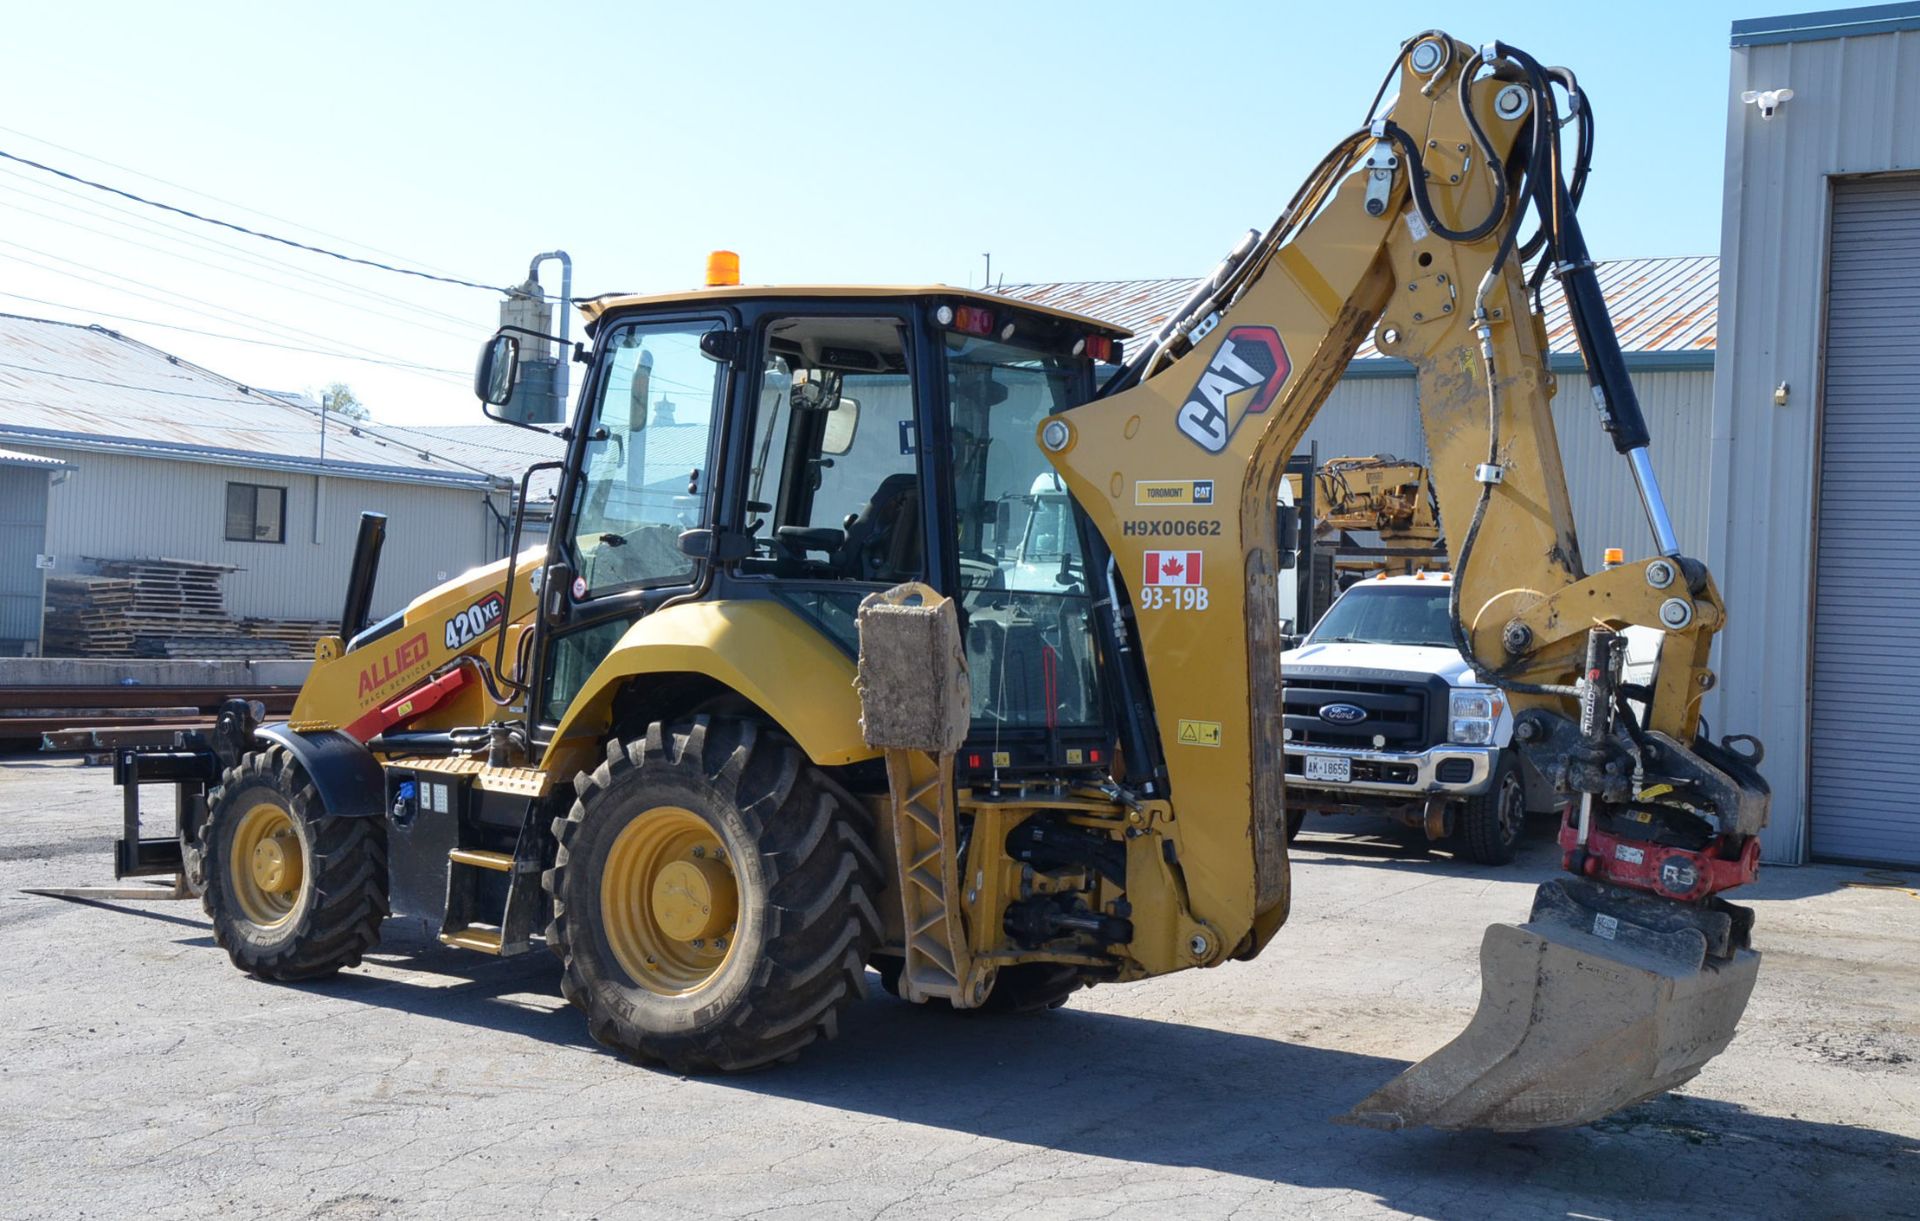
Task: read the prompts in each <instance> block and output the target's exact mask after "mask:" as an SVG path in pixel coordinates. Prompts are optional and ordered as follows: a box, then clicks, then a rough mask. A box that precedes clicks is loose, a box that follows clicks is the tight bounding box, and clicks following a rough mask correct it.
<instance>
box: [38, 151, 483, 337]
mask: <svg viewBox="0 0 1920 1221" xmlns="http://www.w3.org/2000/svg"><path fill="white" fill-rule="evenodd" d="M0 190H4V191H11V190H13V188H12V187H9V186H7V185H6V184H4V183H0ZM21 194H27V193H26V192H21ZM28 198H30V199H39V198H40V197H39V196H36V195H28ZM43 202H48V203H56V201H53V200H46V201H43ZM0 206H5V207H8V208H11V209H12V210H13V211H15V212H19V213H22V214H24V215H27V216H37V217H39V218H40V219H42V220H47V221H52V222H53V223H54V224H56V225H66V226H67V227H69V228H73V229H78V230H80V231H81V232H82V233H92V234H95V235H96V236H99V237H104V238H106V239H107V240H108V241H110V242H122V243H125V244H126V245H129V246H134V247H137V248H138V249H141V250H146V251H149V252H151V253H153V254H157V255H160V256H162V257H165V258H173V259H180V260H182V261H184V262H188V263H192V264H194V265H195V266H197V267H200V268H202V269H203V270H207V271H214V272H218V273H220V274H222V275H230V276H234V277H236V278H238V279H242V280H248V281H251V282H253V283H255V284H262V285H265V286H267V287H269V288H274V289H277V290H280V291H282V292H286V293H290V294H293V295H296V296H301V297H306V298H309V299H311V300H314V301H323V302H326V303H327V304H329V305H335V306H339V307H341V308H343V309H350V310H357V311H359V312H361V313H364V314H369V315H371V316H373V317H375V318H385V319H387V320H388V321H391V322H398V323H401V324H402V325H404V326H413V327H418V328H419V329H421V330H423V331H432V332H434V333H435V334H439V335H446V336H449V337H451V338H454V339H467V338H471V332H468V333H465V334H463V333H461V332H459V331H454V330H450V329H448V328H447V327H444V326H436V325H434V324H433V323H430V322H425V321H422V320H421V319H419V318H410V317H407V316H406V315H404V314H396V313H390V312H388V311H387V310H382V309H375V308H373V307H372V306H370V305H365V304H361V303H358V302H355V301H351V300H343V299H342V298H339V297H334V296H328V295H325V294H323V293H320V292H318V291H316V290H314V289H311V288H303V287H300V286H298V285H295V284H292V283H289V282H288V281H286V280H277V279H270V278H268V277H266V276H262V275H259V274H257V273H253V272H247V271H238V270H234V269H233V268H229V267H220V266H217V265H213V264H210V263H208V262H206V261H205V260H206V256H207V255H208V254H214V255H216V256H218V255H223V254H225V253H226V251H225V248H224V247H220V248H210V249H208V250H206V251H204V252H203V253H202V254H200V255H198V256H195V255H187V254H180V253H178V252H176V251H172V250H163V249H161V248H160V247H158V246H154V245H151V244H149V243H147V242H143V241H140V240H139V239H138V238H132V237H126V236H123V235H121V234H118V233H109V232H107V231H106V230H105V229H96V228H94V227H93V226H92V225H83V224H81V223H80V222H79V221H77V220H70V219H68V218H66V217H62V216H55V215H53V214H52V213H50V212H41V211H38V210H36V209H33V208H25V207H22V206H20V205H19V204H17V203H6V204H4V205H0ZM56 206H61V205H58V204H57V203H56ZM82 215H88V216H91V215H92V214H91V213H82ZM97 219H100V220H111V219H112V218H110V217H98V218H97ZM135 232H140V231H139V230H135ZM152 236H154V237H159V236H161V235H159V234H153V235H152ZM174 240H180V239H174ZM183 244H185V243H183ZM288 270H291V269H288Z"/></svg>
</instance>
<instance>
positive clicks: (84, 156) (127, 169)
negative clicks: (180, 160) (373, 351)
mask: <svg viewBox="0 0 1920 1221" xmlns="http://www.w3.org/2000/svg"><path fill="white" fill-rule="evenodd" d="M0 132H6V133H7V134H8V135H10V136H19V137H20V138H21V139H23V140H31V141H33V142H34V143H35V144H44V145H46V146H47V147H48V148H51V149H57V150H58V151H60V152H63V153H71V154H73V155H74V156H76V157H78V158H80V159H81V160H82V161H91V162H93V163H94V164H95V165H104V166H106V167H107V168H108V169H115V170H119V171H121V172H122V173H127V174H132V175H133V176H134V177H135V178H144V179H146V180H147V181H148V182H157V183H159V184H160V185H161V186H163V187H172V188H173V189H174V190H176V191H185V192H186V193H187V194H189V195H198V196H199V197H200V198H202V199H211V200H212V201H213V202H215V203H218V204H225V205H227V206H228V207H229V208H238V209H240V210H241V211H242V212H249V213H252V214H253V215H255V216H264V217H266V218H267V219H268V220H272V221H279V222H280V223H281V224H283V225H292V226H293V227H294V228H296V229H304V230H305V231H307V232H308V233H317V234H319V235H320V236H321V237H327V238H332V239H333V240H335V241H337V242H346V243H347V244H348V245H350V246H358V247H359V248H360V249H362V250H370V251H372V252H373V253H374V254H384V255H386V256H388V257H389V258H395V259H405V258H406V257H407V256H406V255H403V254H400V253H398V252H396V251H392V250H382V249H381V248H380V247H378V246H369V245H368V244H367V243H365V242H359V241H355V240H354V239H353V238H350V237H347V236H346V235H345V234H341V233H329V232H327V231H326V230H325V229H316V228H314V227H313V226H312V225H304V224H301V223H300V222H299V221H297V220H294V219H292V218H291V217H287V216H276V215H275V214H274V213H272V212H262V211H261V210H260V209H258V208H249V207H248V206H247V205H246V204H243V203H241V202H239V201H238V200H233V199H225V198H222V197H221V196H218V195H209V194H208V193H207V192H205V191H200V190H196V189H194V188H193V187H190V186H188V185H186V184H185V183H183V182H175V181H173V180H172V179H170V178H161V177H158V176H157V175H154V174H149V173H146V172H145V171H143V170H137V169H135V168H133V167H132V166H130V165H121V164H120V163H119V162H118V161H108V160H107V159H106V158H104V157H96V156H94V155H93V154H91V153H83V152H81V151H80V150H79V149H77V148H69V147H68V146H67V145H65V144H55V143H54V142H53V141H52V140H48V139H44V138H42V137H40V136H36V135H34V134H33V133H32V132H30V131H21V130H20V129H19V128H17V127H8V126H6V125H5V124H0ZM415 261H417V262H419V263H420V265H421V266H422V267H429V268H432V269H433V270H434V271H439V272H446V274H448V275H452V274H453V273H451V272H447V269H446V268H444V267H435V266H434V265H433V264H432V263H428V262H425V261H423V260H415Z"/></svg>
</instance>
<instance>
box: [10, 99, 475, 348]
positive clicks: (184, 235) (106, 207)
mask: <svg viewBox="0 0 1920 1221" xmlns="http://www.w3.org/2000/svg"><path fill="white" fill-rule="evenodd" d="M6 130H9V129H8V128H6V127H3V126H0V131H6ZM0 174H5V175H6V176H7V177H9V178H12V179H14V180H16V181H17V182H20V183H23V184H27V185H30V186H32V187H33V188H35V189H34V190H25V189H23V188H22V187H20V186H10V185H7V184H6V183H0V190H4V191H8V192H10V193H13V194H16V195H21V196H24V197H25V198H27V199H31V200H33V201H34V202H36V203H43V204H51V205H53V206H54V207H57V208H65V209H68V210H69V211H72V212H74V213H76V214H78V215H80V216H84V217H86V218H88V219H89V220H101V221H106V222H107V223H108V224H112V225H119V226H121V227H122V228H125V229H130V230H132V231H133V232H135V233H138V234H140V235H141V236H143V237H155V238H159V239H161V240H162V241H168V242H175V243H177V244H179V245H182V246H185V247H187V248H189V249H194V250H205V251H210V252H213V253H217V254H222V255H225V256H227V257H229V258H232V259H236V260H238V261H240V262H243V263H247V264H250V265H252V266H255V267H260V268H264V269H267V270H270V271H279V272H284V273H286V274H287V275H291V276H294V277H296V278H298V279H301V280H305V281H308V282H310V283H314V284H325V285H334V286H336V287H339V288H344V289H347V290H349V291H351V292H353V293H355V294H357V295H360V296H365V297H372V298H375V299H377V300H381V301H387V302H390V303H392V304H394V305H398V306H401V307H403V308H405V309H407V310H409V311H412V312H415V313H418V314H421V315H424V316H427V317H433V318H440V319H443V320H445V321H447V322H451V323H454V324H455V325H459V326H465V325H467V323H468V322H469V321H470V320H469V319H466V318H462V317H460V316H459V315H457V314H450V313H447V312H446V311H445V310H437V309H433V308H431V307H428V306H425V305H421V304H419V303H418V302H416V301H411V300H408V299H407V298H404V297H396V296H394V295H393V294H392V293H384V292H381V291H380V290H378V289H375V288H369V287H367V286H366V285H364V284H360V283H356V282H355V281H352V280H345V279H342V278H340V277H339V276H330V275H327V274H325V273H323V272H318V271H314V270H312V269H310V268H306V267H299V266H296V265H295V264H293V263H291V262H288V261H286V260H284V259H281V258H279V257H278V256H265V255H261V254H256V253H253V252H251V251H248V250H243V249H242V248H241V247H240V246H239V245H238V244H237V243H235V242H233V241H231V240H230V239H224V238H216V237H214V236H212V235H210V234H204V233H203V232H202V231H197V230H189V229H187V227H186V226H184V225H178V224H175V223H173V222H171V221H166V220H162V219H160V218H159V217H157V216H149V215H145V214H143V213H139V212H137V211H136V210H135V209H134V208H132V207H130V206H129V205H127V204H123V203H118V202H115V201H114V200H110V199H104V198H101V197H100V196H98V195H92V194H89V193H87V192H85V191H77V190H74V189H73V188H72V187H65V186H61V185H60V184H59V183H57V182H44V181H42V180H41V179H39V178H38V177H36V176H34V175H32V174H30V173H28V172H27V171H25V170H20V169H15V168H13V167H12V166H6V165H0ZM42 191H51V192H54V194H55V195H58V196H61V197H62V198H55V197H54V195H46V194H40V193H39V192H42ZM69 199H71V200H77V201H79V203H69V202H67V200H69ZM81 204H84V205H86V206H84V207H82V206H80V205H81ZM15 206H17V205H15Z"/></svg>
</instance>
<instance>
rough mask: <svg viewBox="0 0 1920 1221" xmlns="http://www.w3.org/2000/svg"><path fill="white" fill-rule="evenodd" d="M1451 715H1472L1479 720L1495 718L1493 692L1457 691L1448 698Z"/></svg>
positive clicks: (1449, 713) (1448, 711)
mask: <svg viewBox="0 0 1920 1221" xmlns="http://www.w3.org/2000/svg"><path fill="white" fill-rule="evenodd" d="M1447 715H1448V716H1449V717H1471V718H1473V719H1474V720H1478V721H1491V720H1492V719H1493V692H1491V691H1474V690H1467V691H1455V692H1454V693H1453V694H1452V695H1451V696H1450V697H1449V698H1448V700H1447Z"/></svg>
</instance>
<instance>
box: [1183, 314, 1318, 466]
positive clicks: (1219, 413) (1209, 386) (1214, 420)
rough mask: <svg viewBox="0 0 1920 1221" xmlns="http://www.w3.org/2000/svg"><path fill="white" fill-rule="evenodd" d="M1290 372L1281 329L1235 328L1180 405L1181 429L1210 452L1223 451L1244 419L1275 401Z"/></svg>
mask: <svg viewBox="0 0 1920 1221" xmlns="http://www.w3.org/2000/svg"><path fill="white" fill-rule="evenodd" d="M1292 372H1293V365H1292V364H1291V363H1290V362H1289V361H1288V360H1287V348H1286V345H1285V344H1283V343H1281V342H1280V332H1278V331H1276V330H1274V329H1273V328H1272V327H1270V326H1237V327H1234V328H1233V329H1232V330H1230V331H1228V332H1227V337H1226V338H1225V339H1224V340H1222V341H1221V343H1220V347H1219V349H1218V350H1216V351H1215V352H1214V354H1213V359H1212V360H1210V361H1208V362H1207V367H1206V369H1204V370H1203V371H1202V372H1201V374H1200V380H1199V381H1198V382H1195V383H1194V387H1193V391H1192V392H1191V393H1190V394H1188V395H1187V401H1186V403H1185V404H1184V405H1182V406H1181V408H1180V414H1179V416H1178V417H1177V422H1178V423H1179V425H1180V431H1181V432H1183V433H1185V434H1187V437H1188V438H1189V439H1190V440H1192V441H1193V442H1194V444H1196V445H1198V446H1199V447H1200V448H1201V449H1204V450H1206V451H1207V452H1208V453H1214V454H1217V453H1219V452H1220V451H1221V450H1223V449H1225V448H1226V447H1227V441H1228V440H1229V439H1230V438H1231V437H1232V436H1233V433H1234V430H1235V429H1237V428H1239V427H1240V421H1242V420H1244V419H1246V418H1247V417H1248V416H1250V415H1258V414H1260V413H1261V412H1263V411H1265V410H1266V409H1267V408H1268V407H1270V406H1272V405H1273V400H1274V399H1275V398H1277V397H1278V396H1279V394H1280V387H1282V386H1284V385H1286V383H1287V375H1288V374H1290V373H1292Z"/></svg>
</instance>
